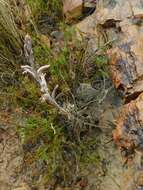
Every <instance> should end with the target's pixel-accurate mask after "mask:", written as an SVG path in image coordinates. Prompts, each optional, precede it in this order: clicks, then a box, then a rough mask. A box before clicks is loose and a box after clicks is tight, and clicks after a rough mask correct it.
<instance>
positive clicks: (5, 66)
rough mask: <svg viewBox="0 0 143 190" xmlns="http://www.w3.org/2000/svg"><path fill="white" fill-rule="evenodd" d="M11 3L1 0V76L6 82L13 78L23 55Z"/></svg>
mask: <svg viewBox="0 0 143 190" xmlns="http://www.w3.org/2000/svg"><path fill="white" fill-rule="evenodd" d="M12 1H13V3H15V1H14V0H12ZM10 3H11V1H9V0H0V77H1V81H2V82H3V83H4V84H6V83H7V82H8V81H9V80H10V78H11V77H12V78H13V76H14V72H15V71H16V68H18V62H19V61H20V57H21V55H22V40H21V37H20V34H19V30H18V28H17V26H16V23H15V20H14V18H15V17H14V15H13V11H14V10H12V8H11V4H10Z"/></svg>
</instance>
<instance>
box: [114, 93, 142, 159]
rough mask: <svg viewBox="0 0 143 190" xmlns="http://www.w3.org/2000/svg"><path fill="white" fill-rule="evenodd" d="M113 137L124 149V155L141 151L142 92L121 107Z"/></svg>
mask: <svg viewBox="0 0 143 190" xmlns="http://www.w3.org/2000/svg"><path fill="white" fill-rule="evenodd" d="M113 139H114V141H115V143H116V144H117V145H118V146H119V147H120V148H121V149H122V150H124V151H125V152H124V153H125V155H124V156H128V155H130V154H132V153H133V152H134V151H139V152H143V93H142V94H141V95H140V96H139V97H138V98H137V99H136V100H135V101H131V102H130V103H128V104H126V105H125V106H124V107H123V109H122V111H121V113H120V116H119V118H118V119H117V128H116V130H115V131H114V133H113Z"/></svg>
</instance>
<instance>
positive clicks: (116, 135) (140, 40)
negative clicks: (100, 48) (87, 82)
mask: <svg viewBox="0 0 143 190" xmlns="http://www.w3.org/2000/svg"><path fill="white" fill-rule="evenodd" d="M95 20H96V21H97V26H100V28H101V29H102V31H103V32H104V33H105V34H106V42H112V43H111V46H110V47H109V48H108V50H107V54H108V55H109V67H110V73H111V78H112V80H113V83H114V86H115V88H116V89H117V91H118V92H119V94H120V95H121V96H122V97H123V99H124V103H125V105H123V107H122V108H121V112H120V114H119V117H118V118H117V119H116V126H117V128H116V129H115V131H114V132H113V139H114V142H115V143H116V144H117V145H118V147H120V149H121V152H122V154H123V156H124V158H127V159H130V158H133V155H134V154H135V153H136V152H137V153H138V155H140V161H139V165H138V168H140V170H137V175H135V176H134V177H133V176H132V180H131V178H130V179H129V180H128V183H127V184H126V185H125V186H126V187H125V188H124V189H125V190H139V189H143V180H142V179H143V163H142V160H143V1H140V0H128V1H124V0H116V1H115V0H111V1H110V0H107V1H106V0H102V1H99V3H98V5H97V10H96V15H95ZM133 178H134V180H133ZM131 181H132V182H131ZM133 181H134V182H133Z"/></svg>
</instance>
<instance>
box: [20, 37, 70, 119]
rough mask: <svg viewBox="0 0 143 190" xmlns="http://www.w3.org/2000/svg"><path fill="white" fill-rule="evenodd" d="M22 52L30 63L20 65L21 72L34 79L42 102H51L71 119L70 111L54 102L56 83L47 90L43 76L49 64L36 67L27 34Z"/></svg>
mask: <svg viewBox="0 0 143 190" xmlns="http://www.w3.org/2000/svg"><path fill="white" fill-rule="evenodd" d="M24 53H25V57H26V59H27V62H28V63H29V64H30V65H23V66H21V68H22V69H23V74H29V75H31V76H32V77H33V78H34V79H35V80H36V82H37V83H38V84H39V86H40V89H41V93H42V95H41V100H42V102H47V103H49V104H51V105H52V106H53V107H55V108H56V109H58V110H59V111H60V113H61V114H63V115H65V116H67V117H68V119H71V116H72V115H71V113H70V112H69V111H68V110H66V109H64V108H63V107H61V106H60V105H59V104H58V103H57V102H56V99H55V94H56V90H57V88H58V85H56V86H55V87H54V89H53V91H52V93H50V91H49V88H48V83H47V81H46V79H45V76H46V73H45V71H46V70H47V69H48V68H49V67H50V65H44V66H41V67H40V68H38V69H36V65H35V60H34V55H33V50H32V40H31V37H30V36H29V35H26V36H25V40H24Z"/></svg>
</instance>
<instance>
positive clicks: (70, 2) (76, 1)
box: [63, 0, 83, 20]
mask: <svg viewBox="0 0 143 190" xmlns="http://www.w3.org/2000/svg"><path fill="white" fill-rule="evenodd" d="M82 5H83V2H82V0H63V13H64V15H65V17H66V19H67V20H71V19H73V18H77V17H78V16H80V15H81V13H82Z"/></svg>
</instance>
